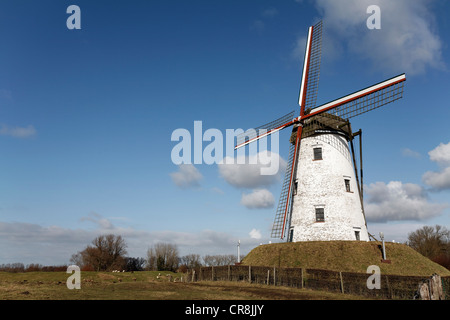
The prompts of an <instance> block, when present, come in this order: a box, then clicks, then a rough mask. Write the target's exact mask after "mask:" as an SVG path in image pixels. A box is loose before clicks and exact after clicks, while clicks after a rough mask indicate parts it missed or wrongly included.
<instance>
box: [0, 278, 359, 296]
mask: <svg viewBox="0 0 450 320" xmlns="http://www.w3.org/2000/svg"><path fill="white" fill-rule="evenodd" d="M158 273H159V272H157V271H156V272H154V271H142V272H134V273H127V272H125V273H111V272H90V271H89V272H81V289H72V290H70V289H68V288H67V286H66V281H67V278H68V277H69V276H70V274H68V273H65V272H25V273H6V272H0V300H265V299H269V300H358V299H365V298H363V297H359V296H352V295H346V294H337V293H328V292H323V291H312V290H307V289H295V288H286V287H274V286H267V285H254V284H249V283H246V282H221V281H215V282H211V281H204V282H197V283H184V282H173V280H174V279H175V278H178V280H179V279H180V277H181V276H182V274H175V273H171V272H161V275H162V276H161V277H160V278H159V279H158V278H157V275H158ZM167 274H170V275H171V276H172V281H169V279H168V277H166V275H167Z"/></svg>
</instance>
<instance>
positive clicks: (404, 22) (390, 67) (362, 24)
mask: <svg viewBox="0 0 450 320" xmlns="http://www.w3.org/2000/svg"><path fill="white" fill-rule="evenodd" d="M370 5H378V6H379V7H380V9H381V29H380V30H369V29H368V28H367V26H366V21H367V19H368V18H369V17H370V15H369V14H367V13H366V10H367V7H368V6H370ZM316 6H317V8H318V10H319V12H320V13H321V16H322V17H323V19H324V27H325V29H324V30H325V34H324V46H325V47H328V48H327V49H326V50H324V53H325V54H326V53H332V54H335V53H336V52H341V51H342V50H344V49H348V50H349V51H350V52H351V53H353V54H357V55H358V56H359V57H360V58H361V59H363V60H367V61H368V62H369V63H370V66H372V67H373V68H376V69H377V70H380V69H381V70H383V71H385V72H386V73H387V72H388V73H389V74H392V73H400V72H406V73H408V74H421V73H423V72H425V71H426V69H427V68H429V67H431V68H434V69H442V68H443V67H444V66H445V65H444V62H443V58H442V41H441V39H440V37H439V35H438V33H437V30H436V27H435V21H434V20H435V18H434V16H433V14H432V12H431V11H430V9H429V7H430V1H426V0H415V1H410V0H396V1H391V0H339V1H336V0H317V1H316Z"/></svg>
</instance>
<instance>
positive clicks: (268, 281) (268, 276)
mask: <svg viewBox="0 0 450 320" xmlns="http://www.w3.org/2000/svg"><path fill="white" fill-rule="evenodd" d="M269 284H270V269H267V285H269Z"/></svg>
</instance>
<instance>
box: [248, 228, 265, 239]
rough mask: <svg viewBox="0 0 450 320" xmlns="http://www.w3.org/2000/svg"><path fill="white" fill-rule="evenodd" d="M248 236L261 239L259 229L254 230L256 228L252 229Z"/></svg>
mask: <svg viewBox="0 0 450 320" xmlns="http://www.w3.org/2000/svg"><path fill="white" fill-rule="evenodd" d="M248 234H249V236H250V238H252V239H261V238H262V236H261V231H259V230H256V229H252V230H251V231H250V232H249V233H248Z"/></svg>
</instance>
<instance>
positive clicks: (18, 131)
mask: <svg viewBox="0 0 450 320" xmlns="http://www.w3.org/2000/svg"><path fill="white" fill-rule="evenodd" d="M0 135H2V136H11V137H14V138H22V139H24V138H31V137H33V136H35V135H36V129H35V128H34V127H33V126H32V125H29V126H28V127H9V126H7V125H5V124H2V125H0Z"/></svg>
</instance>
